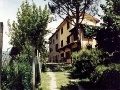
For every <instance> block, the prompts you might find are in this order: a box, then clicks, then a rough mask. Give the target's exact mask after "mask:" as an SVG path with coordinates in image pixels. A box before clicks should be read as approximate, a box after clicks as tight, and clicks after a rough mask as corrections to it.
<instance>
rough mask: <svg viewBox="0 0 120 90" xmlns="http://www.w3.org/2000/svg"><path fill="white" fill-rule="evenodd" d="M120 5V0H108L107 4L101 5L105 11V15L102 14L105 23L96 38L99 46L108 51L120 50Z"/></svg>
mask: <svg viewBox="0 0 120 90" xmlns="http://www.w3.org/2000/svg"><path fill="white" fill-rule="evenodd" d="M119 7H120V1H119V0H106V4H105V5H104V4H102V5H101V8H102V10H103V11H104V16H101V18H102V19H103V23H102V24H101V27H100V28H99V30H98V32H97V36H96V39H97V43H98V48H101V49H103V50H104V51H105V52H108V53H113V52H116V51H120V42H119V41H120V37H119V36H120V15H119V13H120V10H118V8H119ZM111 47H112V48H111Z"/></svg>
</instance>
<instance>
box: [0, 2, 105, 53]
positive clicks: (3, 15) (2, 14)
mask: <svg viewBox="0 0 120 90" xmlns="http://www.w3.org/2000/svg"><path fill="white" fill-rule="evenodd" d="M23 1H26V0H0V22H3V24H4V27H3V51H7V49H8V48H10V47H12V46H11V45H10V44H9V41H10V37H8V34H9V29H8V26H7V21H8V19H10V21H11V22H12V21H13V20H16V13H17V11H18V8H19V7H20V5H21V4H22V2H23ZM28 1H29V2H30V3H31V1H32V0H28ZM33 1H34V2H35V4H36V5H37V6H41V7H44V5H45V4H47V3H48V2H47V0H46V1H44V0H33ZM101 2H102V3H103V2H104V0H102V1H101ZM99 13H102V11H101V10H99ZM97 18H99V17H97ZM61 21H62V19H59V20H58V21H56V22H55V21H54V22H52V23H50V24H49V25H48V28H49V29H51V31H52V32H54V31H55V29H56V27H57V26H58V25H59V24H60V22H61ZM50 36H51V34H50V35H48V36H47V38H46V39H48V38H49V37H50Z"/></svg>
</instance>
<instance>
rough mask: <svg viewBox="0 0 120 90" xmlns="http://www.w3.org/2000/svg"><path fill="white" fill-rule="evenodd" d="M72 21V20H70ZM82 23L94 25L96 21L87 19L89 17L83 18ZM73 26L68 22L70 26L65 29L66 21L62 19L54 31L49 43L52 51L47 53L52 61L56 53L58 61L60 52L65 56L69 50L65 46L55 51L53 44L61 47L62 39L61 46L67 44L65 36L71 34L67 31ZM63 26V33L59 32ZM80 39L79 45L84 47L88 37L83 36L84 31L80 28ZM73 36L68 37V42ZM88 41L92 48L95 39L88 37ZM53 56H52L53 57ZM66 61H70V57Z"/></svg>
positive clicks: (71, 40) (75, 45)
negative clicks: (63, 48)
mask: <svg viewBox="0 0 120 90" xmlns="http://www.w3.org/2000/svg"><path fill="white" fill-rule="evenodd" d="M72 23H73V22H72ZM82 24H86V25H93V26H95V25H96V24H97V23H96V22H94V21H92V20H89V19H86V18H85V19H84V20H83V21H82ZM73 27H74V26H73V25H71V24H70V28H69V29H67V22H66V21H64V22H63V23H62V24H61V25H60V26H59V28H57V29H58V31H57V32H56V33H54V35H53V36H52V37H51V40H52V44H50V46H49V47H50V48H52V49H53V51H52V52H50V53H49V60H50V58H51V60H52V62H53V60H55V56H56V55H57V58H58V61H60V60H61V54H62V53H64V57H66V52H68V51H71V50H70V49H69V48H66V49H65V50H64V51H63V50H61V51H59V52H56V50H55V45H56V44H58V48H62V47H61V41H62V40H63V47H64V46H65V45H67V42H66V41H67V36H69V35H70V34H71V32H69V31H70V30H71V29H72V28H73ZM62 28H63V33H62V34H61V29H62ZM56 34H58V39H56ZM79 37H80V39H81V46H82V48H86V45H87V43H88V39H87V38H85V37H84V33H83V30H81V29H80V35H79ZM53 39H54V44H53ZM73 41H74V40H73V36H71V37H70V42H73ZM89 43H90V44H92V47H93V48H94V47H95V45H96V40H95V39H90V40H89ZM76 47H77V44H74V45H72V48H76ZM53 57H54V58H53ZM66 61H67V63H71V62H72V61H71V59H67V60H66Z"/></svg>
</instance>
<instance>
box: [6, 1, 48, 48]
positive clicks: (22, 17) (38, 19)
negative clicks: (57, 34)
mask: <svg viewBox="0 0 120 90" xmlns="http://www.w3.org/2000/svg"><path fill="white" fill-rule="evenodd" d="M48 18H49V10H48V9H47V6H45V8H44V9H43V10H42V9H41V7H39V8H38V7H37V6H36V5H35V3H33V4H32V5H30V4H29V3H28V2H27V1H26V2H23V3H22V5H21V8H20V9H18V12H17V22H15V21H13V23H12V25H10V23H9V21H8V26H9V30H10V37H11V40H10V44H12V45H13V46H17V47H19V49H21V50H22V49H23V47H26V45H31V46H32V47H35V48H36V49H39V50H40V49H42V48H43V47H44V45H45V43H46V41H45V39H44V36H45V35H46V34H47V33H48V32H49V31H48V30H46V28H47V24H48ZM26 49H28V48H27V47H26Z"/></svg>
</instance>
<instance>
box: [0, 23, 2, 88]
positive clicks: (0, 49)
mask: <svg viewBox="0 0 120 90" xmlns="http://www.w3.org/2000/svg"><path fill="white" fill-rule="evenodd" d="M2 45H3V22H0V90H1V68H2Z"/></svg>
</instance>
